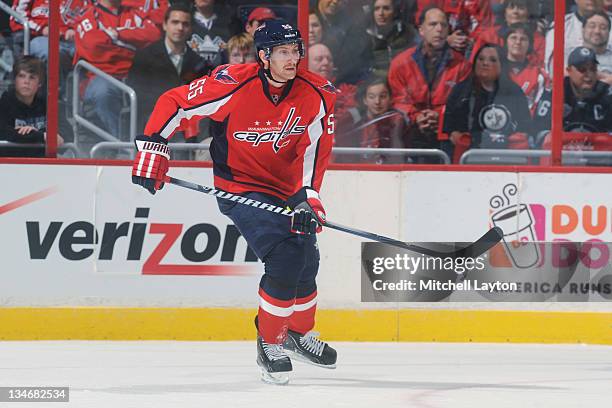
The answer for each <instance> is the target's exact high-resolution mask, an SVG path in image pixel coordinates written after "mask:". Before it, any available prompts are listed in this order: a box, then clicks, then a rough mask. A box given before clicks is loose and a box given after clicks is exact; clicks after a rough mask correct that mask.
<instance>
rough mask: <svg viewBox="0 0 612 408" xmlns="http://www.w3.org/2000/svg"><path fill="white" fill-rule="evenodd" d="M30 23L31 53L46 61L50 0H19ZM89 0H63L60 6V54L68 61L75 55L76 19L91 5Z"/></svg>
mask: <svg viewBox="0 0 612 408" xmlns="http://www.w3.org/2000/svg"><path fill="white" fill-rule="evenodd" d="M18 1H19V4H20V5H19V7H20V8H22V9H23V10H24V11H25V12H26V17H27V18H28V21H29V24H30V28H31V31H30V35H31V38H32V39H31V40H30V54H31V55H34V56H35V57H38V58H40V59H42V60H44V61H46V60H47V58H48V55H49V0H18ZM90 3H91V1H89V0H62V2H61V7H60V42H59V46H60V55H61V56H62V58H63V59H65V60H66V61H70V60H71V59H72V57H73V56H74V35H75V28H76V26H75V24H76V19H77V18H78V17H79V16H80V15H81V14H82V13H83V12H84V10H85V9H86V8H87V7H88V6H89V4H90Z"/></svg>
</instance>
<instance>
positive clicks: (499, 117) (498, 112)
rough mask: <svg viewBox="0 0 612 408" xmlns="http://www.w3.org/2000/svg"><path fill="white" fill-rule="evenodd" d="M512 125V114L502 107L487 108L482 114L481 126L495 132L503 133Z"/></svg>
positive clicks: (492, 106)
mask: <svg viewBox="0 0 612 408" xmlns="http://www.w3.org/2000/svg"><path fill="white" fill-rule="evenodd" d="M509 123H510V112H509V111H508V109H507V108H506V107H505V106H502V105H489V106H486V107H485V108H484V109H483V110H482V111H481V113H480V125H481V127H482V128H483V129H486V130H490V131H493V132H499V131H502V130H504V129H505V128H506V126H508V124H509Z"/></svg>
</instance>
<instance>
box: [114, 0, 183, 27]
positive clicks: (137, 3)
mask: <svg viewBox="0 0 612 408" xmlns="http://www.w3.org/2000/svg"><path fill="white" fill-rule="evenodd" d="M174 3H175V4H180V3H181V2H180V1H174ZM183 3H186V0H185V1H184V2H183ZM122 4H123V5H124V6H128V7H137V8H138V9H139V10H140V11H142V12H143V13H144V16H145V17H146V18H148V19H149V20H151V21H152V22H153V23H154V24H155V25H156V26H157V28H159V29H160V30H162V29H163V25H164V16H165V15H166V10H168V7H169V4H168V0H123V3H122Z"/></svg>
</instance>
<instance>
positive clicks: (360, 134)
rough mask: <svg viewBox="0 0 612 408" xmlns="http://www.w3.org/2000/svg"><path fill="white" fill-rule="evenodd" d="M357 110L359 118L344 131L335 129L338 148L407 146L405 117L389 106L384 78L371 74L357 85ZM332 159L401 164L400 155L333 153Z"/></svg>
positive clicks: (402, 160) (389, 98)
mask: <svg viewBox="0 0 612 408" xmlns="http://www.w3.org/2000/svg"><path fill="white" fill-rule="evenodd" d="M357 99H358V101H359V106H358V108H359V109H358V111H359V113H360V115H361V118H360V119H359V120H358V121H357V122H356V123H355V124H354V125H353V126H352V127H351V128H350V129H348V130H346V129H344V131H343V129H339V133H338V136H337V138H336V141H335V145H336V146H339V147H369V148H404V147H409V146H410V145H409V142H408V139H407V136H408V133H407V121H406V120H405V116H404V115H402V114H401V113H400V112H398V111H396V110H395V109H393V108H392V106H391V89H390V88H389V84H388V83H387V80H386V79H384V78H380V77H377V76H373V77H371V78H370V79H369V80H368V81H366V82H365V83H364V84H363V85H361V86H360V87H359V92H358V95H357ZM336 161H340V162H347V161H353V162H354V161H366V162H372V161H374V162H376V163H378V164H381V163H405V162H406V160H405V158H403V157H402V156H390V155H385V154H380V153H376V154H362V155H359V156H357V157H356V156H352V157H348V156H346V155H338V156H336Z"/></svg>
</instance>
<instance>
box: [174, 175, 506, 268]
mask: <svg viewBox="0 0 612 408" xmlns="http://www.w3.org/2000/svg"><path fill="white" fill-rule="evenodd" d="M165 182H166V183H170V184H174V185H175V186H179V187H183V188H188V189H190V190H194V191H199V192H200V193H204V194H208V195H210V196H214V197H217V198H221V199H223V200H228V201H234V202H237V203H239V204H242V205H248V206H251V207H255V208H259V209H261V210H265V211H270V212H273V213H276V214H281V215H285V216H287V217H291V216H292V215H293V211H292V210H290V209H289V208H286V207H280V206H277V205H273V204H268V203H263V202H261V201H257V200H252V199H250V198H246V197H243V196H240V195H237V194H233V193H228V192H227V191H222V190H217V189H215V188H212V187H208V186H202V185H200V184H196V183H191V182H189V181H185V180H181V179H177V178H174V177H169V176H166V178H165ZM323 226H324V227H327V228H331V229H335V230H337V231H342V232H346V233H348V234H352V235H357V236H359V237H362V238H367V239H370V240H372V241H377V242H381V243H383V244H389V245H393V246H396V247H398V248H403V249H407V250H409V251H412V252H416V253H419V254H423V255H428V256H432V257H437V258H445V257H453V258H458V257H470V258H475V257H477V256H479V255H482V254H483V253H485V252H486V251H488V250H489V249H491V248H493V247H494V246H495V244H497V243H498V242H499V241H500V240H501V239H502V237H503V235H504V233H503V231H502V230H501V228H499V227H494V228H492V229H490V230H489V231H487V232H486V233H485V234H484V235H483V236H482V237H480V238H479V239H478V240H477V241H474V242H473V243H471V244H470V245H468V246H467V247H465V248H461V249H459V250H456V251H453V252H441V251H436V250H433V249H429V248H423V247H420V246H418V245H413V244H407V243H405V242H402V241H398V240H396V239H393V238H389V237H385V236H383V235H378V234H374V233H371V232H367V231H362V230H359V229H356V228H351V227H347V226H344V225H340V224H336V223H334V222H331V221H329V220H327V221H325V222H324V223H323Z"/></svg>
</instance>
